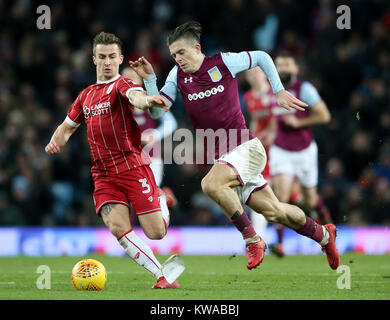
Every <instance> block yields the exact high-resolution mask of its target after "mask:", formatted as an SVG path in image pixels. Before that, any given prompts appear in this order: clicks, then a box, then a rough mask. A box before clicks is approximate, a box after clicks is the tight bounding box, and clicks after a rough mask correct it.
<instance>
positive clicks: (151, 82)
mask: <svg viewBox="0 0 390 320" xmlns="http://www.w3.org/2000/svg"><path fill="white" fill-rule="evenodd" d="M156 79H157V78H156V76H155V75H153V76H150V77H148V78H146V79H144V84H145V88H146V92H147V93H148V95H155V94H160V95H161V96H162V97H164V98H165V99H167V100H168V104H169V107H171V106H172V105H173V103H174V102H175V100H176V97H177V93H178V89H177V66H175V67H173V68H172V70H171V71H170V72H169V74H168V77H167V79H166V81H165V84H164V86H163V87H162V88H161V90H160V91H158V88H157V83H156Z"/></svg>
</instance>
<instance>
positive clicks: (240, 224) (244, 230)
mask: <svg viewBox="0 0 390 320" xmlns="http://www.w3.org/2000/svg"><path fill="white" fill-rule="evenodd" d="M231 221H232V223H233V224H234V225H235V226H236V228H237V229H238V231H240V232H241V234H242V237H243V238H244V239H248V238H252V237H254V236H255V235H256V231H255V229H254V228H253V226H252V223H251V222H250V220H249V218H248V216H247V214H246V212H245V211H244V212H243V213H242V214H239V212H238V211H237V212H236V213H235V214H234V215H233V216H232V217H231Z"/></svg>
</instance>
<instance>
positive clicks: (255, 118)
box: [244, 67, 301, 257]
mask: <svg viewBox="0 0 390 320" xmlns="http://www.w3.org/2000/svg"><path fill="white" fill-rule="evenodd" d="M245 79H246V81H247V82H248V84H249V85H250V89H249V90H248V91H247V92H245V94H244V102H245V106H246V110H247V112H248V114H249V116H250V124H249V128H250V130H251V131H252V132H253V133H254V134H255V136H256V137H257V138H259V140H260V141H261V143H262V144H263V146H264V149H265V152H266V154H267V159H268V161H267V164H266V165H265V168H264V170H263V172H262V175H263V177H264V178H265V179H266V180H267V181H268V182H270V181H271V174H270V168H269V163H270V159H269V148H270V147H271V145H272V144H273V143H274V140H275V137H276V130H277V123H276V117H275V116H274V114H273V108H274V107H276V106H277V103H276V98H275V95H274V94H273V92H272V88H271V86H270V84H269V82H268V80H267V77H266V75H265V74H264V72H263V71H261V69H260V68H259V67H256V68H252V69H249V70H247V71H245ZM271 186H272V184H271ZM293 189H294V192H292V193H291V196H290V197H289V200H288V201H287V202H289V203H292V204H296V203H298V202H299V199H300V198H301V191H300V188H299V184H298V183H297V182H294V184H293ZM283 200H285V198H284V199H283ZM251 221H252V224H253V227H254V228H255V230H256V231H257V232H258V233H259V234H262V233H264V232H265V228H266V226H267V220H265V218H264V216H263V215H261V214H257V212H255V211H253V210H251ZM273 226H274V228H275V229H276V233H277V241H278V242H277V243H276V244H270V245H269V248H270V249H271V251H272V252H273V253H276V254H277V256H278V257H283V256H284V251H283V245H282V244H283V236H284V226H283V225H281V224H278V223H274V224H273Z"/></svg>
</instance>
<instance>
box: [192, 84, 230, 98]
mask: <svg viewBox="0 0 390 320" xmlns="http://www.w3.org/2000/svg"><path fill="white" fill-rule="evenodd" d="M224 90H225V87H224V86H223V85H219V86H218V87H216V88H212V89H209V90H206V91H201V92H199V93H192V94H189V95H188V100H189V101H192V100H198V99H204V98H208V97H210V96H212V95H215V94H217V93H218V92H224Z"/></svg>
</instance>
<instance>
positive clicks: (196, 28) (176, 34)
mask: <svg viewBox="0 0 390 320" xmlns="http://www.w3.org/2000/svg"><path fill="white" fill-rule="evenodd" d="M201 32H202V26H201V24H200V23H199V22H197V21H189V22H186V23H183V24H181V25H180V26H178V27H177V28H176V29H175V30H173V31H171V32H170V33H169V35H168V38H167V44H168V46H170V45H171V44H172V43H173V42H175V41H176V40H178V39H180V38H185V39H187V40H195V41H196V42H197V43H200V34H201Z"/></svg>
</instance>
